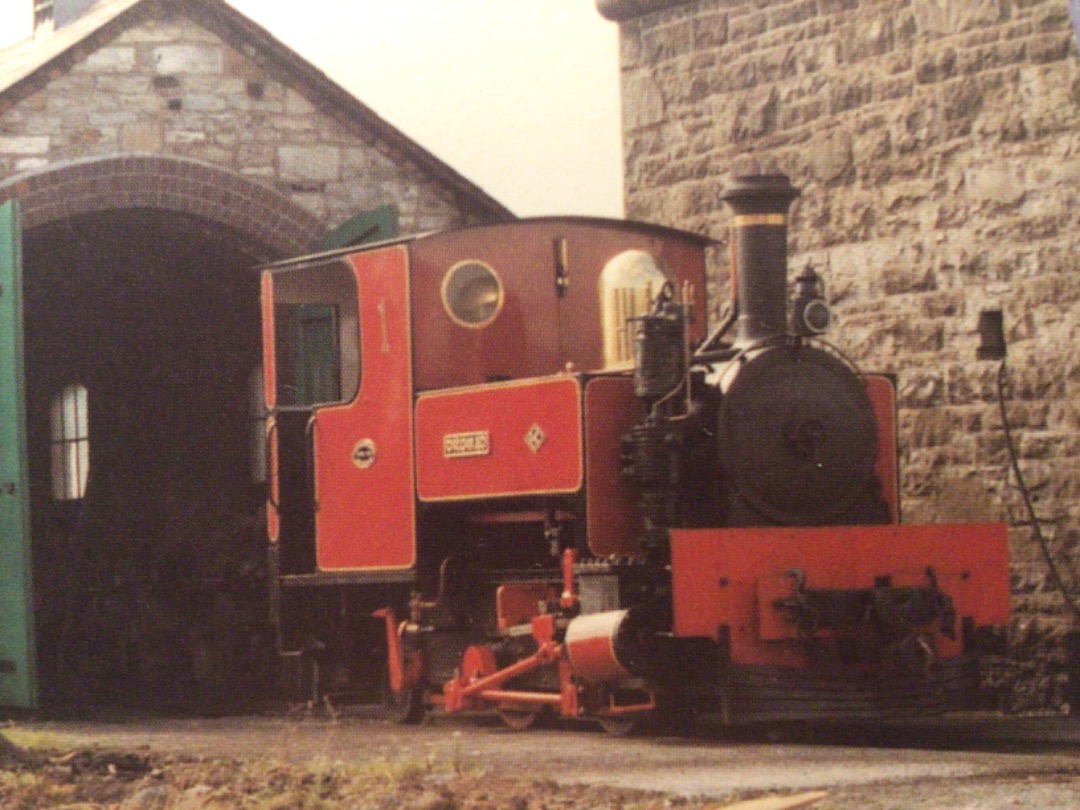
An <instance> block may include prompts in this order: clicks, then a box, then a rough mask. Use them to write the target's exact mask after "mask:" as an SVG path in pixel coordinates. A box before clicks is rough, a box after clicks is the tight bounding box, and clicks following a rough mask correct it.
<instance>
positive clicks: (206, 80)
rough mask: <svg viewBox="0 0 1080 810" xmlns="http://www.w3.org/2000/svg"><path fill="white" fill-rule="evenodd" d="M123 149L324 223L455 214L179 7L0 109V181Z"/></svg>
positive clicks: (417, 177) (408, 226)
mask: <svg viewBox="0 0 1080 810" xmlns="http://www.w3.org/2000/svg"><path fill="white" fill-rule="evenodd" d="M130 153H143V154H164V155H173V156H177V157H183V158H190V159H193V160H199V161H204V162H206V163H210V164H213V165H215V166H218V167H221V168H224V169H227V170H231V171H233V172H236V173H237V174H241V175H244V176H246V177H249V178H251V179H253V180H256V181H259V182H263V183H266V184H269V185H272V186H273V187H275V188H276V189H277V190H279V191H280V192H282V193H283V194H285V195H286V196H288V197H289V198H291V199H292V200H293V201H295V202H296V203H297V204H299V205H301V206H302V207H304V208H305V209H306V210H308V211H310V212H311V213H313V214H314V215H316V216H317V217H319V218H320V219H321V220H322V221H323V222H324V223H325V224H326V225H327V226H333V225H336V224H338V223H339V222H341V221H343V220H345V219H346V218H348V217H351V216H353V215H354V214H356V213H358V212H360V211H362V210H365V209H368V208H372V207H374V206H377V205H381V204H384V203H388V202H393V203H396V204H397V205H398V207H399V209H400V213H401V221H400V224H401V229H402V231H404V232H413V233H415V232H421V231H427V230H431V229H435V228H441V227H446V226H448V225H454V224H460V223H461V221H462V218H463V217H462V214H461V212H460V211H459V210H458V208H457V207H456V206H455V204H454V203H453V201H452V200H451V199H449V196H448V195H447V194H446V193H445V192H442V193H440V190H439V188H438V187H437V186H436V184H435V183H433V182H432V181H431V180H430V179H429V178H426V177H425V176H424V175H423V174H422V173H421V172H420V171H419V170H418V169H417V168H416V167H410V166H407V165H401V162H400V161H397V160H395V158H394V156H393V154H392V151H391V150H390V149H388V148H387V147H386V145H385V144H381V143H379V142H377V141H374V139H367V140H365V139H363V138H361V137H360V136H359V135H358V133H357V132H356V131H355V130H350V129H348V128H346V127H345V126H344V125H343V124H341V123H338V122H337V121H335V120H333V119H332V118H329V117H328V116H326V115H323V114H322V113H321V112H319V111H317V110H316V109H315V108H314V107H313V106H312V104H311V103H310V102H309V101H308V99H306V98H305V97H304V95H302V93H301V92H299V91H298V89H296V88H293V87H290V86H288V85H287V84H285V83H283V82H282V81H280V80H278V79H276V78H275V77H274V75H273V74H272V72H271V71H270V70H268V69H267V68H265V67H263V66H260V65H259V64H258V63H257V61H256V60H255V59H253V58H251V57H249V56H247V55H244V54H242V53H240V52H238V51H237V50H235V49H234V48H232V47H230V46H229V45H228V44H226V43H225V42H223V41H222V40H221V39H220V38H219V37H218V36H217V35H215V34H214V33H212V32H211V31H208V30H206V29H204V28H202V27H200V26H199V25H197V24H195V23H194V22H192V21H190V20H189V19H187V18H186V17H183V16H179V15H178V16H176V17H173V18H171V19H168V18H166V19H160V18H154V17H148V18H147V19H146V20H144V21H142V22H141V23H140V24H137V25H135V26H134V27H132V28H129V29H128V30H127V31H125V32H124V33H122V34H121V35H120V36H118V37H117V38H116V39H114V40H112V41H111V42H109V43H108V44H107V45H105V46H104V47H102V48H100V49H98V50H97V51H94V52H92V53H91V54H90V55H89V56H88V57H87V58H86V59H85V60H83V61H81V62H79V63H78V64H76V65H75V66H74V67H73V68H72V69H71V70H70V71H69V72H66V73H62V74H60V75H57V76H55V77H52V78H51V80H50V81H49V82H48V84H47V85H46V86H45V87H44V88H43V89H42V90H40V91H38V92H37V93H35V94H33V95H31V96H29V97H28V98H26V99H24V100H22V101H20V102H19V103H17V104H16V105H14V106H13V107H12V108H11V109H7V110H5V111H3V112H2V113H0V178H2V177H8V176H11V175H14V174H16V173H20V172H28V171H34V170H39V169H42V168H44V167H45V166H47V165H50V164H54V163H57V162H60V161H65V160H71V159H78V158H87V157H93V156H107V155H115V154H130Z"/></svg>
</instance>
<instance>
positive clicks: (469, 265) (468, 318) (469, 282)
mask: <svg viewBox="0 0 1080 810" xmlns="http://www.w3.org/2000/svg"><path fill="white" fill-rule="evenodd" d="M442 302H443V306H444V307H445V308H446V312H447V314H448V315H449V316H450V317H451V318H452V319H453V320H454V322H455V323H458V324H460V325H461V326H468V327H471V328H473V329H480V328H482V327H484V326H487V325H488V324H490V323H491V322H492V321H493V320H495V317H496V316H497V315H498V314H499V310H501V309H502V305H503V286H502V282H501V281H500V280H499V276H498V274H496V272H495V271H494V270H493V269H492V268H491V267H490V266H489V265H487V264H484V263H483V262H481V261H477V260H476V259H468V260H466V261H463V262H458V263H457V264H455V265H454V266H453V267H451V268H450V269H449V270H447V271H446V275H445V276H444V277H443V284H442Z"/></svg>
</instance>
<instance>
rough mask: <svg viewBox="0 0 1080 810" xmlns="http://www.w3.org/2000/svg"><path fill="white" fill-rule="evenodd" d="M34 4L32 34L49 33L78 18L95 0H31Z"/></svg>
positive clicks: (41, 34)
mask: <svg viewBox="0 0 1080 810" xmlns="http://www.w3.org/2000/svg"><path fill="white" fill-rule="evenodd" d="M31 1H32V2H33V4H34V36H35V37H37V36H43V35H46V34H51V33H52V32H53V31H54V30H56V29H57V28H63V27H64V26H65V25H67V24H68V23H69V22H72V21H73V20H77V19H79V17H81V16H82V15H83V12H85V11H86V10H87V9H88V8H90V7H91V6H92V5H94V3H96V2H97V0H31Z"/></svg>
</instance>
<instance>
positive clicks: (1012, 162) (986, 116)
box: [597, 0, 1080, 708]
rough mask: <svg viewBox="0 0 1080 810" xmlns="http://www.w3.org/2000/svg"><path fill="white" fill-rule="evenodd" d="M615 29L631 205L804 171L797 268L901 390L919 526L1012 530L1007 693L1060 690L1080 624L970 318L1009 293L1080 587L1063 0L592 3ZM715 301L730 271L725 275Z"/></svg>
mask: <svg viewBox="0 0 1080 810" xmlns="http://www.w3.org/2000/svg"><path fill="white" fill-rule="evenodd" d="M597 6H598V8H599V10H600V12H601V13H602V14H603V15H604V16H606V17H607V18H609V19H612V20H615V21H617V22H618V23H619V26H620V40H621V45H620V47H621V66H622V96H623V110H624V112H623V130H624V138H623V139H624V153H625V164H626V179H625V184H626V197H627V213H628V215H629V216H631V217H633V218H639V219H647V220H655V221H659V222H662V223H665V224H669V225H674V226H679V227H684V228H689V229H692V230H697V231H700V232H704V233H708V234H710V235H712V236H714V237H717V238H718V239H720V240H724V239H725V238H726V228H727V216H728V215H727V213H726V211H725V210H724V207H723V205H722V203H721V202H720V201H719V199H718V195H719V192H720V190H721V189H722V187H723V185H724V182H725V178H727V177H728V176H729V175H730V174H743V173H749V172H753V171H781V172H784V173H787V174H789V175H790V176H791V177H792V180H793V182H794V184H795V185H796V186H799V187H801V189H802V192H803V194H802V198H801V200H799V201H798V202H797V203H796V205H795V208H794V210H793V217H792V230H791V234H790V247H791V253H792V266H793V267H802V266H804V265H806V264H808V263H809V264H812V265H814V267H815V268H816V269H817V270H818V271H819V272H821V273H822V274H823V275H824V276H825V278H826V281H827V284H828V293H829V297H830V298H831V300H832V303H833V305H834V308H835V314H836V316H837V317H836V321H837V324H838V328H836V329H834V332H833V334H832V337H831V339H832V340H833V341H834V342H835V343H836V344H838V345H839V346H840V347H841V348H842V349H843V350H844V351H845V352H847V353H849V354H850V355H851V356H852V357H854V358H855V359H856V360H857V361H858V362H859V363H860V364H861V365H863V366H864V367H866V368H869V369H874V370H881V371H887V372H892V373H894V374H895V375H897V378H898V381H899V388H900V407H901V414H900V415H901V442H902V445H903V457H902V469H903V471H904V472H903V476H904V477H903V489H904V497H905V510H904V518H905V520H906V521H907V522H919V521H939V520H950V519H955V520H969V519H977V520H982V519H990V520H999V519H1004V520H1007V521H1008V522H1009V523H1010V524H1011V526H1012V530H1011V535H1010V536H1011V549H1012V566H1013V576H1012V581H1013V591H1014V595H1015V600H1014V605H1015V621H1014V627H1013V633H1012V635H1013V643H1014V646H1013V652H1014V656H1013V658H1012V660H1011V662H1010V663H1009V664H1008V666H1006V668H1005V671H1004V672H1003V673H1002V679H1003V683H1002V684H1000V685H1002V686H1004V687H1010V688H1007V689H1003V690H1002V692H1003V693H1005V697H1004V698H1003V700H1004V701H1005V702H1006V703H1007V704H1008V705H1010V706H1012V707H1014V708H1015V707H1025V706H1032V705H1039V706H1044V705H1060V704H1061V703H1062V702H1063V694H1062V689H1063V684H1064V681H1065V679H1064V675H1063V671H1062V670H1063V661H1062V656H1063V646H1064V645H1063V644H1062V643H1061V642H1062V636H1063V634H1065V633H1067V632H1068V631H1070V630H1076V629H1077V628H1080V617H1078V616H1076V615H1074V613H1073V611H1071V610H1069V609H1067V608H1066V605H1065V601H1064V600H1063V598H1062V595H1061V594H1060V593H1059V592H1058V589H1057V588H1056V587H1055V584H1054V582H1053V578H1052V577H1051V576H1049V575H1048V569H1047V566H1046V564H1045V562H1044V560H1043V559H1042V555H1041V552H1040V550H1039V548H1038V546H1037V544H1036V543H1035V542H1034V541H1033V538H1032V531H1031V528H1030V520H1029V519H1028V517H1027V513H1026V511H1025V510H1024V508H1023V506H1022V502H1021V499H1020V495H1019V493H1018V491H1017V488H1016V481H1015V479H1014V478H1013V476H1011V475H1010V472H1009V464H1008V459H1007V455H1006V449H1005V444H1004V441H1003V430H1002V423H1001V419H1000V417H999V415H998V410H997V404H996V382H995V381H996V378H997V366H996V365H995V364H993V363H986V362H976V360H975V348H976V344H977V335H976V324H977V318H978V313H979V311H980V310H983V309H986V308H1001V309H1003V310H1004V318H1005V323H1006V331H1007V338H1008V346H1009V356H1008V365H1007V372H1006V377H1005V379H1006V383H1007V384H1006V406H1007V414H1008V419H1009V422H1010V424H1011V426H1012V427H1013V429H1014V431H1015V433H1016V442H1017V445H1018V450H1019V456H1020V466H1021V469H1022V471H1023V473H1024V476H1025V477H1026V479H1027V483H1028V485H1029V487H1030V489H1031V492H1032V495H1033V498H1034V506H1035V509H1036V512H1037V515H1038V518H1039V521H1040V523H1041V526H1042V531H1043V534H1044V535H1045V537H1046V538H1047V540H1048V543H1049V551H1050V554H1051V556H1052V557H1053V559H1054V560H1055V562H1056V564H1057V566H1058V567H1059V568H1060V570H1061V575H1062V579H1063V580H1064V581H1065V583H1066V589H1067V590H1068V591H1071V594H1072V599H1073V602H1074V603H1075V602H1077V601H1080V259H1078V258H1077V257H1078V256H1080V60H1078V59H1077V51H1076V44H1075V43H1074V39H1073V32H1072V30H1071V28H1070V22H1069V8H1068V4H1067V2H1066V0H887V1H886V0H597ZM717 294H718V297H719V298H725V297H726V290H723V289H720V290H718V291H717Z"/></svg>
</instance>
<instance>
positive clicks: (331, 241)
mask: <svg viewBox="0 0 1080 810" xmlns="http://www.w3.org/2000/svg"><path fill="white" fill-rule="evenodd" d="M397 235H398V209H397V206H396V205H393V204H392V203H388V204H386V205H380V206H379V207H377V208H372V209H371V210H370V211H364V212H362V213H359V214H357V215H356V216H354V217H352V218H351V219H347V220H345V222H343V223H341V224H340V225H338V226H337V227H336V228H334V230H332V231H330V233H328V234H326V236H324V237H323V238H322V239H320V240H319V241H318V242H316V243H315V246H314V250H317V251H318V250H334V249H336V248H343V247H352V246H354V245H365V244H371V243H372V242H382V241H384V240H386V239H394V238H395V237H397Z"/></svg>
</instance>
